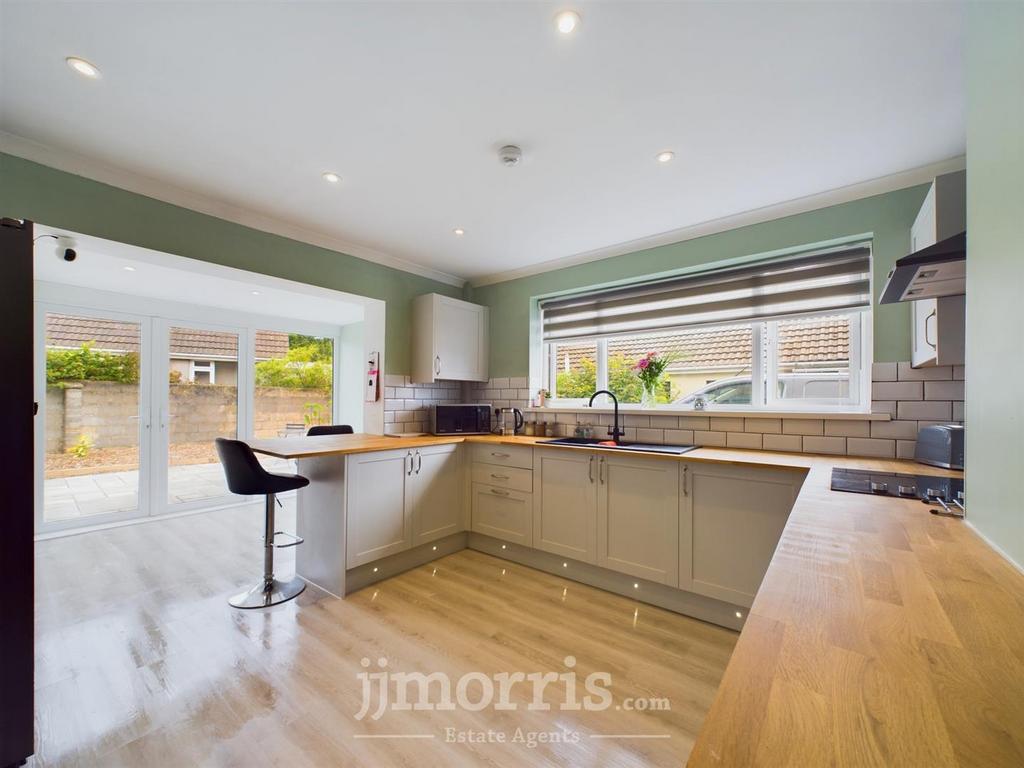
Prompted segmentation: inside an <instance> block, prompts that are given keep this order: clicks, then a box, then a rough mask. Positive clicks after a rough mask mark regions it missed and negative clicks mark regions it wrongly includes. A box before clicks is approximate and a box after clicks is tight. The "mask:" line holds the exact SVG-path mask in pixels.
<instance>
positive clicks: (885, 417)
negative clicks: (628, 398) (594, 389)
mask: <svg viewBox="0 0 1024 768" xmlns="http://www.w3.org/2000/svg"><path fill="white" fill-rule="evenodd" d="M523 411H524V412H525V413H596V414H604V413H614V411H615V409H614V408H610V407H603V406H602V407H594V408H588V407H587V406H578V405H565V406H562V405H550V406H548V405H546V406H544V407H543V408H524V409H523ZM619 413H625V414H630V415H633V416H635V415H637V414H642V415H644V416H712V417H716V418H730V417H731V418H743V419H831V420H833V421H891V417H890V416H889V414H887V413H864V412H863V411H763V410H755V409H752V408H749V409H746V408H705V409H704V410H703V411H698V410H695V409H693V408H642V407H641V406H639V405H620V406H619Z"/></svg>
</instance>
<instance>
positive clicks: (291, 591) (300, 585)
mask: <svg viewBox="0 0 1024 768" xmlns="http://www.w3.org/2000/svg"><path fill="white" fill-rule="evenodd" d="M215 442H216V444H217V455H218V456H220V463H221V465H223V467H224V476H225V477H226V478H227V481H228V489H229V490H230V491H231V492H232V493H237V494H239V495H242V496H256V495H260V496H266V498H267V501H266V505H267V506H266V520H265V528H264V530H263V581H262V582H260V583H259V584H257V585H256V586H255V587H253V588H252V589H250V590H248V591H247V592H242V593H241V594H238V595H235V596H234V597H232V598H231V599H230V600H228V602H229V603H231V605H233V606H234V607H235V608H266V607H268V606H271V605H277V604H278V603H283V602H286V601H288V600H291V599H292V598H293V597H297V596H298V595H300V594H302V590H304V589H305V588H306V582H304V581H303V580H302V579H300V578H299V577H298V576H296V577H295V578H293V579H292V580H291V581H280V580H278V579H275V578H274V546H275V544H274V539H275V538H276V537H277V536H278V535H279V534H280V535H282V536H287V537H289V538H291V541H290V542H289V543H288V544H278V545H276V546H279V547H294V546H296V545H297V544H301V543H302V539H300V538H299V537H298V536H293V535H292V534H290V533H285V532H284V531H275V530H274V504H275V503H276V502H277V494H278V493H284V492H285V491H291V490H294V489H296V488H304V487H306V486H307V485H309V480H308V479H307V478H305V477H303V476H302V475H275V474H273V473H271V472H267V470H265V469H264V468H263V467H262V466H261V465H260V463H259V461H257V460H256V454H255V453H253V452H252V448H250V447H249V446H248V445H246V444H245V443H243V442H242V441H241V440H226V439H224V438H223V437H218V438H217V439H216V441H215Z"/></svg>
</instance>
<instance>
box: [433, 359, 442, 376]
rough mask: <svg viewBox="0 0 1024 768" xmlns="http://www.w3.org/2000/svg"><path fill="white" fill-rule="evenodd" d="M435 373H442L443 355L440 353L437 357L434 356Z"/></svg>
mask: <svg viewBox="0 0 1024 768" xmlns="http://www.w3.org/2000/svg"><path fill="white" fill-rule="evenodd" d="M434 373H435V374H436V375H440V374H441V356H440V355H438V356H437V357H435V358H434Z"/></svg>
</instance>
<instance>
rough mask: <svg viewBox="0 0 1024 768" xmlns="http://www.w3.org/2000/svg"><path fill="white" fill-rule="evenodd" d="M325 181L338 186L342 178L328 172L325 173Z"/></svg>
mask: <svg viewBox="0 0 1024 768" xmlns="http://www.w3.org/2000/svg"><path fill="white" fill-rule="evenodd" d="M323 179H324V181H326V182H327V183H328V184H337V183H338V182H339V181H341V176H339V175H338V174H336V173H334V172H333V171H326V172H325V173H323Z"/></svg>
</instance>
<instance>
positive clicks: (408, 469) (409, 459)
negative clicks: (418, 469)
mask: <svg viewBox="0 0 1024 768" xmlns="http://www.w3.org/2000/svg"><path fill="white" fill-rule="evenodd" d="M405 460H406V462H407V463H408V466H407V467H406V468H405V476H406V477H408V476H410V475H411V474H412V451H409V452H408V453H407V454H405Z"/></svg>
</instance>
